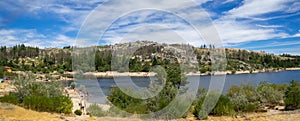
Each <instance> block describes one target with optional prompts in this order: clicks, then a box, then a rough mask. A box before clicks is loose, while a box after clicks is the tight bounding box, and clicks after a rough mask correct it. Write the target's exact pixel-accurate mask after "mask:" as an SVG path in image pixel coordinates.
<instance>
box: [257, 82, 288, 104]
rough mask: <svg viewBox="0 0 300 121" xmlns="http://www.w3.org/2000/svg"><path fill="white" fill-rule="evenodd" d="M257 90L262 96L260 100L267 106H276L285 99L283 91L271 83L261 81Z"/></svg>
mask: <svg viewBox="0 0 300 121" xmlns="http://www.w3.org/2000/svg"><path fill="white" fill-rule="evenodd" d="M257 92H258V93H259V96H260V102H261V103H263V104H264V105H267V106H276V105H278V104H280V102H281V101H282V100H283V96H284V94H283V92H282V91H279V90H276V89H275V88H274V87H273V86H272V85H271V84H268V83H261V84H260V85H259V86H258V88H257Z"/></svg>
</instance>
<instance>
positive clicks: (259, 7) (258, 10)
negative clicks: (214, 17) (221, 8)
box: [226, 0, 293, 18]
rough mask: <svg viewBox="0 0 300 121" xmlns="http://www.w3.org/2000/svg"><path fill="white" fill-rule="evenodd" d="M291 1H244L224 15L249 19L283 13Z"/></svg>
mask: <svg viewBox="0 0 300 121" xmlns="http://www.w3.org/2000/svg"><path fill="white" fill-rule="evenodd" d="M291 1H293V0H244V1H243V5H241V6H240V7H237V8H234V9H232V10H230V11H228V12H226V14H228V15H230V16H231V17H234V18H236V17H238V18H251V17H256V16H259V15H262V14H267V13H271V12H277V11H285V10H286V9H287V8H288V4H287V3H290V2H291Z"/></svg>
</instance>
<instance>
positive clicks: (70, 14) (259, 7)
mask: <svg viewBox="0 0 300 121" xmlns="http://www.w3.org/2000/svg"><path fill="white" fill-rule="evenodd" d="M103 1H104V0H99V1H98V0H93V1H81V0H71V1H61V0H50V1H35V2H16V3H14V2H4V4H3V6H5V8H4V9H11V11H22V10H25V9H24V8H28V9H26V10H28V11H29V12H30V13H32V14H34V15H35V16H39V15H40V17H42V16H41V15H44V14H45V13H49V14H54V15H56V17H57V18H59V19H60V20H63V21H65V22H66V23H68V26H63V27H62V28H63V33H56V34H51V35H43V34H40V33H38V32H36V31H32V30H31V33H30V32H25V33H26V35H25V34H21V35H19V34H8V35H6V36H2V37H0V39H3V40H4V39H6V41H7V40H12V41H11V42H6V43H11V44H10V45H12V44H13V43H16V42H18V41H19V42H21V41H20V40H22V42H27V41H28V42H27V43H29V44H31V45H34V44H38V45H41V46H43V47H45V46H62V45H68V44H70V43H72V40H73V38H70V37H68V36H65V35H63V34H64V32H69V31H77V30H79V29H80V26H81V24H82V23H83V22H85V25H88V27H83V28H82V29H81V30H80V31H81V32H83V33H82V34H81V35H80V37H83V38H79V40H87V39H90V40H91V41H90V43H89V42H86V43H84V44H92V45H95V44H97V43H95V41H98V40H99V37H100V36H101V31H98V30H100V29H101V28H108V27H109V24H107V23H111V22H112V21H113V20H114V19H115V18H119V16H120V15H119V14H120V13H123V15H125V13H124V12H130V11H129V10H130V8H131V7H135V8H136V9H143V8H149V9H151V8H156V7H158V8H162V9H165V10H170V11H175V14H178V15H180V16H181V17H184V18H186V19H187V20H190V21H192V22H193V23H196V24H197V25H195V26H198V27H199V26H201V28H203V29H201V30H199V31H201V32H202V33H204V34H205V35H207V36H209V38H208V39H209V40H214V39H215V38H216V34H215V33H213V32H210V31H209V29H210V30H212V29H213V27H214V26H215V27H216V29H217V30H218V32H219V35H220V37H221V38H222V39H223V42H224V44H228V43H235V44H236V43H241V42H249V41H256V40H266V39H272V38H285V37H290V36H291V35H288V34H287V33H284V32H282V31H278V30H277V28H278V27H281V26H280V25H258V24H253V23H254V21H255V19H256V20H258V19H260V20H267V19H271V18H275V17H277V18H278V17H286V16H289V15H290V14H288V15H284V16H275V17H270V18H260V17H262V15H263V14H267V13H272V12H278V11H281V12H282V11H285V10H287V12H295V11H298V10H299V9H298V8H299V7H298V6H297V5H298V4H299V3H298V2H295V3H293V4H292V5H290V6H289V5H287V3H291V2H292V1H295V0H263V1H261V0H245V1H244V2H243V4H242V5H241V6H238V7H236V8H234V9H232V10H230V11H228V12H225V14H223V16H221V17H219V18H218V19H216V20H214V21H213V23H214V26H212V24H209V22H210V20H209V19H208V18H205V16H206V13H205V12H203V11H202V12H201V10H200V9H199V7H195V5H197V4H203V3H206V2H208V1H211V0H195V2H196V3H197V4H196V3H190V2H187V1H176V2H174V0H160V1H158V0H149V1H136V0H127V1H125V0H114V1H108V2H107V3H105V4H104V5H102V6H100V7H99V8H100V9H98V10H95V11H94V15H95V16H91V15H90V17H91V18H93V19H94V20H86V21H84V20H85V17H87V16H88V15H89V12H91V11H92V10H93V9H94V8H95V7H96V6H97V5H99V4H101V3H102V2H103ZM233 1H234V0H226V1H224V2H223V4H225V3H229V2H233ZM66 3H68V4H66ZM22 4H23V5H22ZM0 6H1V5H0ZM149 6H153V7H149ZM197 6H199V5H197ZM291 6H294V7H293V8H292V7H291ZM18 8H19V9H18ZM150 13H151V12H148V13H147V12H145V11H142V12H137V14H135V15H134V16H131V17H126V18H125V19H122V20H120V21H119V22H118V23H117V25H115V26H112V27H113V28H114V31H110V32H108V33H106V38H104V39H105V40H107V43H115V42H117V41H120V40H121V39H122V36H121V35H122V34H123V33H126V32H129V31H134V29H135V28H136V27H137V26H141V25H142V24H141V23H143V22H145V21H146V20H149V19H153V18H156V17H160V16H161V17H168V16H163V15H161V14H153V15H151V14H150ZM158 13H159V12H158ZM208 13H209V14H210V15H213V13H214V12H213V11H208ZM294 14H297V13H293V14H291V15H294ZM174 18H175V17H173V18H172V17H169V19H165V20H163V21H161V22H159V21H158V22H153V21H150V22H148V23H149V24H156V25H157V24H158V23H160V25H163V26H168V27H170V28H171V29H172V30H174V32H175V33H176V34H177V35H187V38H184V39H187V40H189V41H190V42H192V43H193V45H195V46H199V45H200V44H202V43H203V40H202V39H201V40H199V37H198V36H197V35H196V34H195V33H193V29H192V28H188V27H185V23H184V22H182V21H176V20H175V19H174ZM236 18H251V20H248V21H237V19H236ZM99 20H101V21H99ZM0 22H1V18H0ZM133 22H134V23H135V24H136V25H131V24H132V23H133ZM0 26H1V24H0ZM208 28H209V29H208ZM152 29H153V30H155V31H150V30H151V27H149V28H148V27H145V28H139V29H138V30H139V31H134V33H130V34H131V35H130V34H128V35H126V37H125V38H127V40H131V41H135V40H140V39H149V40H153V41H161V42H162V41H164V42H165V41H168V42H170V43H171V42H175V41H174V40H176V41H177V40H180V39H178V36H176V35H175V33H174V32H171V31H170V30H168V29H161V28H152ZM9 31H14V32H15V33H20V31H21V30H7V32H9ZM294 36H299V33H298V34H295V35H294ZM23 39H24V40H23ZM3 40H1V41H2V42H0V44H3V43H4V42H3ZM51 40H52V41H51ZM14 41H15V42H14ZM87 41H89V40H87ZM43 43H44V44H43ZM79 43H80V42H79Z"/></svg>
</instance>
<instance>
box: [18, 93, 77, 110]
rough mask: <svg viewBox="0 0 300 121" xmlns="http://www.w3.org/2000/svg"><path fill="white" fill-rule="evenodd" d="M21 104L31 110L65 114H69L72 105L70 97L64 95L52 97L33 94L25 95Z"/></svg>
mask: <svg viewBox="0 0 300 121" xmlns="http://www.w3.org/2000/svg"><path fill="white" fill-rule="evenodd" d="M23 105H24V106H25V107H26V108H29V109H32V110H37V111H47V112H57V113H65V114H70V113H71V112H72V107H73V103H72V101H71V99H70V98H69V97H66V96H59V97H53V98H50V97H46V96H35V95H32V96H27V97H25V99H24V101H23Z"/></svg>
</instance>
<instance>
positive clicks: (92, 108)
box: [86, 104, 106, 117]
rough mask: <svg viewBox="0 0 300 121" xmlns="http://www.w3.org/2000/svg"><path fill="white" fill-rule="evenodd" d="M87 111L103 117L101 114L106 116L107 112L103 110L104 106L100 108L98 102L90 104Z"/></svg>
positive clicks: (92, 114)
mask: <svg viewBox="0 0 300 121" xmlns="http://www.w3.org/2000/svg"><path fill="white" fill-rule="evenodd" d="M86 111H87V112H88V113H89V114H90V115H91V116H97V117H101V116H105V115H106V112H105V111H103V110H102V108H100V107H99V106H98V105H97V104H92V105H90V106H89V107H88V108H87V109H86Z"/></svg>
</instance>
